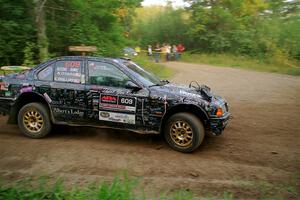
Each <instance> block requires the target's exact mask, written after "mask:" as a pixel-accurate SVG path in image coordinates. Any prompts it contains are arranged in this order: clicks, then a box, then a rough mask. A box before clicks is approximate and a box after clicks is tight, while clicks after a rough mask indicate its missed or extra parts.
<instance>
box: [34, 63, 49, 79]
mask: <svg viewBox="0 0 300 200" xmlns="http://www.w3.org/2000/svg"><path fill="white" fill-rule="evenodd" d="M37 77H38V79H39V80H41V81H53V64H51V65H49V66H48V67H46V68H45V69H43V70H42V71H40V72H39V73H38V75H37Z"/></svg>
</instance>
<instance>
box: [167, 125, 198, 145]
mask: <svg viewBox="0 0 300 200" xmlns="http://www.w3.org/2000/svg"><path fill="white" fill-rule="evenodd" d="M170 136H171V139H172V140H173V142H175V143H176V144H177V145H178V146H181V147H187V146H189V145H190V144H191V143H192V140H193V130H192V128H191V127H190V125H189V124H188V123H186V122H184V121H176V122H173V123H172V125H171V128H170Z"/></svg>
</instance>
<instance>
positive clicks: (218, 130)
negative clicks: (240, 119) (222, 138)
mask: <svg viewBox="0 0 300 200" xmlns="http://www.w3.org/2000/svg"><path fill="white" fill-rule="evenodd" d="M230 117H231V115H230V113H229V112H227V113H225V114H224V115H223V116H222V117H219V118H210V120H209V122H210V131H211V133H212V134H213V135H215V136H218V135H221V134H222V132H223V130H224V129H225V127H226V126H227V124H228V121H229V119H230Z"/></svg>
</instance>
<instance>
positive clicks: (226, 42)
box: [132, 0, 300, 75]
mask: <svg viewBox="0 0 300 200" xmlns="http://www.w3.org/2000/svg"><path fill="white" fill-rule="evenodd" d="M187 2H188V6H187V7H185V8H174V7H172V4H171V3H170V4H168V5H167V6H165V7H161V6H152V7H144V8H138V9H137V16H136V17H135V18H134V23H133V30H132V37H133V38H135V39H136V40H137V41H139V43H140V44H141V45H142V46H143V47H144V48H146V46H147V45H149V44H150V45H152V46H155V45H156V44H160V45H162V44H164V43H168V44H171V45H172V44H179V43H182V44H184V45H185V47H186V50H187V51H188V52H190V53H192V54H186V55H185V56H184V57H183V61H188V62H194V63H207V64H213V65H218V66H230V67H239V68H246V69H254V70H258V71H267V72H276V73H284V74H291V75H299V74H300V72H299V68H300V26H299V22H300V7H299V4H298V1H296V0H290V1H285V0H256V1H247V0H243V1H242V0H224V1H218V3H215V1H213V0H205V1H194V0H191V1H187Z"/></svg>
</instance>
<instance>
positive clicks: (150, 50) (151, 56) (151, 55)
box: [148, 45, 153, 60]
mask: <svg viewBox="0 0 300 200" xmlns="http://www.w3.org/2000/svg"><path fill="white" fill-rule="evenodd" d="M148 56H149V60H153V53H152V46H151V45H148Z"/></svg>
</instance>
